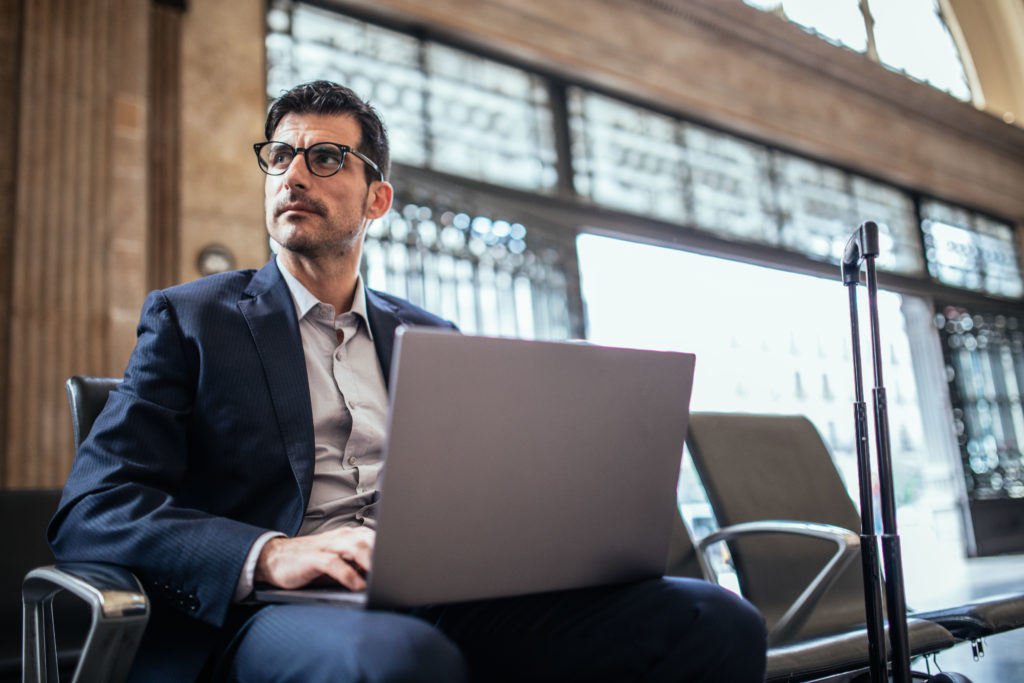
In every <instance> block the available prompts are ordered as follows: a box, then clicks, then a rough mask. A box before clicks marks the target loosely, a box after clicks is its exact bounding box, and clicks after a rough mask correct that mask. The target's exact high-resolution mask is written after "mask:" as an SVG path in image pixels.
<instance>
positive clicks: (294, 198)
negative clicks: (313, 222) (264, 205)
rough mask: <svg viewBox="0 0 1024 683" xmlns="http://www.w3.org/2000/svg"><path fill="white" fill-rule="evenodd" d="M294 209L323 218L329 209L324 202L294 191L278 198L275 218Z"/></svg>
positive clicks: (275, 205) (275, 202)
mask: <svg viewBox="0 0 1024 683" xmlns="http://www.w3.org/2000/svg"><path fill="white" fill-rule="evenodd" d="M292 209H301V210H302V211H309V212H310V213H315V214H320V215H321V216H322V215H324V214H326V213H327V207H326V206H325V205H324V203H323V202H322V201H320V200H319V199H317V198H315V197H310V196H308V195H307V194H305V193H304V192H295V191H292V192H289V193H288V194H286V195H284V196H282V197H278V198H277V199H276V200H275V201H274V217H275V218H276V217H277V216H280V215H281V214H282V213H284V212H285V211H290V210H292Z"/></svg>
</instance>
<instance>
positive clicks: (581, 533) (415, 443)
mask: <svg viewBox="0 0 1024 683" xmlns="http://www.w3.org/2000/svg"><path fill="white" fill-rule="evenodd" d="M395 358H396V359H397V361H396V362H395V363H394V366H393V368H392V376H391V385H390V386H391V405H390V412H389V418H388V437H387V443H386V446H385V465H384V473H383V482H382V498H381V502H380V506H379V515H378V531H377V540H376V545H375V548H374V552H373V568H372V571H371V573H370V576H369V580H368V586H367V590H366V591H365V593H353V592H350V591H347V590H344V589H337V588H306V589H299V590H282V589H263V590H257V591H256V594H255V597H256V599H257V600H260V601H265V602H309V601H327V602H345V603H353V604H358V605H362V606H366V607H371V608H410V607H417V606H422V605H428V604H436V603H447V602H461V601H466V600H478V599H485V598H497V597H506V596H514V595H523V594H527V593H536V592H544V591H553V590H560V589H569V588H582V587H586V586H595V585H601V584H609V583H616V582H624V581H632V580H638V579H644V578H650V577H657V576H661V574H662V572H663V570H664V568H665V563H666V558H667V553H668V542H669V535H670V527H671V525H672V518H673V515H675V514H676V512H675V505H676V482H677V478H678V473H679V463H680V458H681V454H682V450H683V440H684V438H685V436H686V426H687V419H688V416H689V403H690V390H691V387H692V384H693V369H694V356H693V355H692V354H686V353H672V352H658V351H640V350H635V349H620V348H608V347H601V346H593V345H588V344H576V343H561V342H542V341H526V340H520V339H504V338H492V337H479V336H469V335H460V334H457V333H454V332H450V331H446V330H438V329H433V328H409V329H402V330H399V334H398V337H397V339H396V349H395Z"/></svg>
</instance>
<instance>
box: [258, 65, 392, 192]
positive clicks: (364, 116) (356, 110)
mask: <svg viewBox="0 0 1024 683" xmlns="http://www.w3.org/2000/svg"><path fill="white" fill-rule="evenodd" d="M288 114H328V115H330V114H338V115H342V114H347V115H349V116H352V117H353V118H355V120H356V121H357V122H358V123H359V128H360V129H361V130H362V135H361V140H360V142H359V147H358V150H359V151H360V152H362V153H363V154H365V155H366V156H368V157H370V158H371V159H373V160H374V162H376V164H377V166H379V167H380V170H381V173H383V174H384V178H385V179H387V178H388V177H390V175H391V153H390V152H389V151H388V133H387V131H386V130H385V129H384V122H383V121H381V120H380V116H378V114H377V111H376V110H375V109H374V108H373V107H371V106H370V105H369V104H367V103H366V102H364V101H363V100H362V99H361V98H360V97H359V96H358V95H356V94H355V93H354V92H352V90H350V89H349V88H346V87H345V86H343V85H338V84H337V83H332V82H331V81H313V82H312V83H303V84H302V85H297V86H295V87H294V88H292V89H291V90H289V91H288V92H286V93H283V94H282V95H281V96H280V97H278V98H277V99H276V100H274V101H273V102H271V103H270V109H269V110H268V111H267V124H266V129H265V133H266V136H267V140H270V139H271V137H272V136H273V135H274V131H275V130H277V126H278V124H279V123H281V119H283V118H284V117H285V116H286V115H288ZM378 177H379V176H378V175H377V173H376V172H375V171H374V170H373V169H372V168H370V167H369V166H367V167H366V182H367V183H369V182H372V181H374V180H377V179H378Z"/></svg>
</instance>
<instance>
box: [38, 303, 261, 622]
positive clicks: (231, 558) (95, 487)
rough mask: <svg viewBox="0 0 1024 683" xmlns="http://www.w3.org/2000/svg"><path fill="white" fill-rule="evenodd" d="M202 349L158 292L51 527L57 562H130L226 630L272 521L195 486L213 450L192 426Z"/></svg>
mask: <svg viewBox="0 0 1024 683" xmlns="http://www.w3.org/2000/svg"><path fill="white" fill-rule="evenodd" d="M201 356H202V352H201V349H200V348H199V347H198V346H197V345H196V344H195V343H194V342H193V341H192V340H190V339H188V338H187V335H185V334H184V333H183V331H182V328H181V325H180V324H179V320H178V317H177V314H176V312H175V309H174V308H173V306H172V305H171V303H170V301H169V300H168V298H167V296H166V294H165V293H163V292H153V293H151V294H150V295H149V297H148V298H147V299H146V303H145V305H144V307H143V312H142V316H141V319H140V322H139V327H138V341H137V344H136V347H135V350H134V352H133V353H132V357H131V359H130V361H129V364H128V368H127V370H126V371H125V381H124V382H123V384H122V385H121V387H120V388H118V389H117V390H116V391H114V392H112V393H111V395H110V398H109V399H108V401H107V404H106V406H105V408H104V409H103V411H102V413H101V414H100V416H99V417H98V418H97V420H96V422H95V423H94V425H93V428H92V430H91V432H90V434H89V436H88V438H87V439H86V440H85V442H84V443H83V444H82V445H81V448H80V449H79V452H78V454H77V457H76V459H75V462H74V464H73V466H72V468H71V472H70V475H69V478H68V480H67V483H66V485H65V488H64V494H63V496H62V499H61V502H60V506H59V508H58V511H57V514H56V515H55V517H54V518H53V520H52V521H51V524H50V528H49V532H48V533H49V540H50V543H51V546H52V547H53V550H54V554H55V555H56V557H57V559H58V560H59V561H100V562H110V563H114V564H118V565H122V566H124V567H127V568H128V569H130V570H132V571H133V572H135V573H136V575H137V576H138V577H139V578H140V580H141V581H142V582H143V584H144V585H145V586H146V588H147V591H148V592H149V593H150V594H151V597H153V598H155V599H161V600H166V601H167V602H168V603H169V604H170V605H172V606H174V607H176V608H178V609H181V610H182V611H184V612H186V613H188V614H190V615H192V616H194V617H196V618H199V619H202V620H203V621H206V622H209V623H211V624H213V625H215V626H219V625H221V624H222V623H223V621H224V618H225V614H226V612H227V609H228V606H229V605H230V604H231V600H232V595H233V591H234V588H235V583H236V581H237V580H238V576H239V573H240V571H241V569H242V565H243V563H244V561H245V557H246V553H247V552H248V550H249V548H250V546H251V545H252V543H253V541H254V540H255V539H256V538H257V537H258V536H259V535H260V534H261V533H263V532H265V531H267V530H268V529H267V528H266V527H263V526H260V525H258V524H253V523H250V522H246V521H240V519H239V518H238V516H235V518H232V517H231V516H229V515H227V514H225V513H224V511H223V510H217V509H216V506H215V505H207V504H204V503H203V501H204V500H215V499H217V498H218V495H219V493H218V487H219V488H220V489H223V490H224V491H227V489H228V487H229V486H230V483H229V482H226V481H207V482H202V483H200V484H199V486H201V487H207V490H206V491H205V492H203V493H202V494H201V495H197V494H196V493H195V491H194V488H195V486H196V482H195V481H194V480H192V477H193V476H194V475H193V474H192V473H193V472H194V470H195V469H196V467H195V463H196V462H197V460H198V459H200V458H206V457H209V456H210V454H209V453H208V452H207V451H206V450H204V444H203V443H202V442H201V440H200V442H198V443H197V439H196V431H197V430H196V429H194V425H195V423H196V417H197V414H196V413H197V411H198V410H200V409H202V410H205V408H203V407H201V406H198V405H197V400H196V396H197V391H198V386H199V384H200V381H201V380H200V374H201V369H202V362H201V361H202V359H201ZM200 431H201V430H200ZM213 445H214V446H216V445H217V444H213ZM228 497H230V496H228ZM242 517H244V516H242Z"/></svg>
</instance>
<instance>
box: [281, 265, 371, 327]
mask: <svg viewBox="0 0 1024 683" xmlns="http://www.w3.org/2000/svg"><path fill="white" fill-rule="evenodd" d="M277 269H278V270H280V271H281V276H282V277H283V278H284V282H285V284H286V285H288V291H289V292H291V295H292V303H294V304H295V315H296V317H297V318H298V319H299V320H302V319H303V318H305V317H306V314H307V313H309V311H310V310H311V309H312V308H313V307H314V306H317V305H319V304H321V303H323V302H321V301H320V300H319V299H317V298H316V297H315V296H313V294H311V293H310V291H309V290H308V289H306V287H305V286H304V285H303V284H302V283H301V282H299V280H298V279H297V278H296V277H295V276H294V275H292V274H291V271H289V270H288V268H286V267H285V265H284V264H283V263H282V262H281V255H280V254H278V255H277ZM350 310H351V312H352V313H355V314H356V315H357V316H358V317H359V318H361V319H362V321H363V323H364V324H365V326H366V332H367V334H369V335H370V339H371V340H372V339H373V329H372V328H371V327H370V318H369V317H368V316H367V314H366V289H365V287H364V286H363V276H362V275H361V274H359V273H357V274H356V290H355V294H354V296H353V297H352V308H351V309H350ZM342 313H346V311H335V312H334V315H335V316H338V315H341V314H342Z"/></svg>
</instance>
